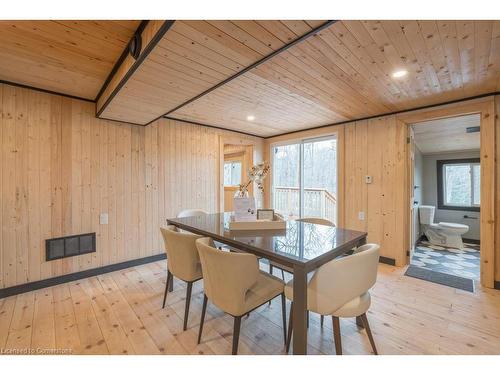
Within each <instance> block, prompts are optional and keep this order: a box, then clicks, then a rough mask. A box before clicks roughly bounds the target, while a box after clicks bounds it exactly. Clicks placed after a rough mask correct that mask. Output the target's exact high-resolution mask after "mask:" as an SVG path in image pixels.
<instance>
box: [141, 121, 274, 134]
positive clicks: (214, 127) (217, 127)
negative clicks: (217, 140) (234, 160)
mask: <svg viewBox="0 0 500 375" xmlns="http://www.w3.org/2000/svg"><path fill="white" fill-rule="evenodd" d="M162 118H164V119H166V120H172V121H179V122H185V123H188V124H194V125H199V126H205V127H207V128H212V129H218V130H223V131H226V132H233V133H238V134H243V135H248V136H250V137H257V138H261V139H264V138H263V137H261V136H260V135H256V134H253V133H246V132H242V131H241V130H233V129H226V128H221V127H220V126H215V125H208V124H204V123H202V122H196V121H189V120H183V119H178V118H175V117H171V116H161V117H158V118H157V119H156V120H154V121H152V122H150V123H148V124H146V125H140V126H148V125H150V124H152V123H154V122H155V121H158V120H159V119H162Z"/></svg>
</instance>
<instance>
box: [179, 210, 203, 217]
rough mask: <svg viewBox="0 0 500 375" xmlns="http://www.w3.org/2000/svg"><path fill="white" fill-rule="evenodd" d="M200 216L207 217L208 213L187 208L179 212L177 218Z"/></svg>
mask: <svg viewBox="0 0 500 375" xmlns="http://www.w3.org/2000/svg"><path fill="white" fill-rule="evenodd" d="M201 215H208V212H207V211H205V210H202V209H200V208H188V209H186V210H182V211H181V212H179V213H178V214H177V217H178V218H182V217H190V216H201Z"/></svg>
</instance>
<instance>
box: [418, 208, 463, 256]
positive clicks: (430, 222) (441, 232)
mask: <svg viewBox="0 0 500 375" xmlns="http://www.w3.org/2000/svg"><path fill="white" fill-rule="evenodd" d="M435 210H436V207H434V206H420V207H419V215H420V225H422V227H423V229H424V233H425V235H426V236H427V238H428V239H429V242H430V243H431V244H433V245H441V246H447V247H454V248H457V249H463V247H464V243H463V242H462V235H463V234H465V233H467V232H468V231H469V226H468V225H464V224H457V223H445V222H440V223H438V224H435V223H434V211H435Z"/></svg>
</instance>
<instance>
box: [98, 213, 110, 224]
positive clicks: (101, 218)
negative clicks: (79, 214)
mask: <svg viewBox="0 0 500 375" xmlns="http://www.w3.org/2000/svg"><path fill="white" fill-rule="evenodd" d="M99 223H100V224H108V214H107V213H104V214H100V215H99Z"/></svg>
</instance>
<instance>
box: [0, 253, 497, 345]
mask: <svg viewBox="0 0 500 375" xmlns="http://www.w3.org/2000/svg"><path fill="white" fill-rule="evenodd" d="M403 271H404V269H401V268H395V267H391V266H387V265H380V269H379V280H378V282H377V285H376V286H375V288H374V289H373V293H372V297H373V298H372V308H371V310H370V312H369V314H368V318H369V320H370V324H371V327H372V331H373V334H374V336H375V340H376V344H377V347H378V349H379V353H381V354H500V291H495V290H489V289H481V288H479V287H478V289H479V290H478V291H477V292H476V293H475V294H471V293H467V292H462V291H459V290H455V289H452V288H448V287H444V286H440V285H435V284H431V283H427V282H424V281H420V280H417V279H412V278H409V277H405V276H402V274H403ZM164 283H165V262H157V263H151V264H147V265H143V266H138V267H134V268H130V269H126V270H122V271H118V272H114V273H109V274H105V275H101V276H98V277H92V278H89V279H84V280H80V281H75V282H71V283H68V284H63V285H59V286H55V287H51V288H47V289H43V290H38V291H35V292H30V293H26V294H22V295H18V296H13V297H8V298H5V299H2V300H0V352H3V353H9V352H11V350H10V349H16V348H17V349H24V350H25V352H26V349H29V348H31V349H33V352H37V353H40V351H39V350H37V349H42V350H45V349H54V348H59V349H67V350H66V351H62V352H71V353H74V354H124V353H125V354H134V353H135V354H230V352H231V335H232V318H231V317H229V316H227V315H225V314H223V313H222V312H221V311H219V310H218V309H216V308H215V307H214V306H213V305H212V306H210V304H209V308H208V310H207V318H206V323H205V328H204V335H203V339H202V343H201V344H200V345H197V344H196V338H197V333H198V324H199V319H200V311H201V303H202V284H201V283H197V284H195V287H194V288H193V300H192V303H191V312H190V319H189V324H188V327H189V328H188V330H187V331H185V332H183V331H182V317H183V313H184V296H185V284H184V283H181V282H179V281H177V280H176V283H175V289H174V292H173V293H169V298H168V301H167V307H166V308H165V309H163V310H162V309H161V301H162V297H163V290H164V285H165V284H164ZM341 328H342V340H343V346H344V353H345V354H368V353H370V344H369V342H368V339H367V337H366V335H365V333H364V331H359V330H358V328H357V326H356V325H355V322H354V320H350V319H349V320H348V319H344V320H341ZM42 352H43V351H42ZM333 352H334V349H333V343H332V329H331V320H329V319H326V320H325V326H324V327H323V328H321V326H320V324H319V316H317V315H315V314H311V324H310V328H309V353H313V354H320V353H325V354H332V353H333ZM239 353H240V354H283V353H284V351H283V337H282V329H281V315H280V303H279V301H278V300H276V301H273V303H272V305H271V306H270V307H269V306H267V305H266V306H263V307H261V308H259V309H258V310H257V311H256V312H253V313H252V314H250V317H249V318H246V319H244V320H243V323H242V332H241V339H240V346H239Z"/></svg>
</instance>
